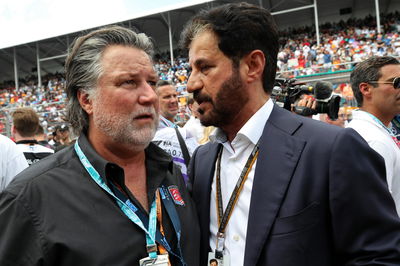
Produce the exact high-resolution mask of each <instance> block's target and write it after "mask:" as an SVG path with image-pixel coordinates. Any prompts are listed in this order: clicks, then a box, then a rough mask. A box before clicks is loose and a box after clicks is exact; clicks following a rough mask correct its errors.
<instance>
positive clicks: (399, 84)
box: [368, 77, 400, 89]
mask: <svg viewBox="0 0 400 266" xmlns="http://www.w3.org/2000/svg"><path fill="white" fill-rule="evenodd" d="M368 83H372V84H392V85H393V87H394V88H395V89H400V77H395V78H394V79H393V81H368Z"/></svg>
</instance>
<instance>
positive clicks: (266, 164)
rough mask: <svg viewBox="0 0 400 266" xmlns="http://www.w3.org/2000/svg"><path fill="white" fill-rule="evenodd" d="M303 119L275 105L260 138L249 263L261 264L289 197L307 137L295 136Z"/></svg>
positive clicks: (248, 265) (247, 252) (248, 238)
mask: <svg viewBox="0 0 400 266" xmlns="http://www.w3.org/2000/svg"><path fill="white" fill-rule="evenodd" d="M300 126H301V122H300V121H299V120H297V119H294V118H293V116H291V115H289V114H287V112H286V111H285V110H282V109H281V108H278V107H277V106H275V107H274V109H273V111H272V113H271V116H270V118H269V119H268V122H267V124H266V126H265V128H264V132H263V135H262V137H261V140H260V153H259V156H258V158H257V165H256V169H255V175H254V181H253V189H252V195H251V202H250V213H249V218H248V219H249V221H248V225H247V236H246V248H245V258H244V261H245V263H244V265H245V266H254V265H256V264H257V261H258V258H259V256H260V254H261V251H262V248H263V247H264V245H265V242H266V241H267V239H268V236H269V234H270V230H271V227H272V225H273V223H274V221H275V218H276V216H277V214H278V211H279V209H280V206H281V203H282V201H283V199H284V197H285V194H286V190H287V187H288V184H289V182H290V180H291V177H292V175H293V173H294V170H295V167H296V165H297V161H298V160H299V158H300V154H301V152H302V150H303V148H304V146H305V141H303V140H300V139H297V138H296V137H294V136H292V135H293V133H294V132H295V131H296V130H297V129H298V128H299V127H300Z"/></svg>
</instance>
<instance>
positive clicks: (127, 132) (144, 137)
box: [93, 96, 158, 149]
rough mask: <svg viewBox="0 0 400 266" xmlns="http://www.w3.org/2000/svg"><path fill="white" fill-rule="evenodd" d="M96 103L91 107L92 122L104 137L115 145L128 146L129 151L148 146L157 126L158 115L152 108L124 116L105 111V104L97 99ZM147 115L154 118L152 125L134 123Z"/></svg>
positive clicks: (123, 114) (145, 108)
mask: <svg viewBox="0 0 400 266" xmlns="http://www.w3.org/2000/svg"><path fill="white" fill-rule="evenodd" d="M100 97H101V96H100ZM96 102H97V104H94V106H93V122H94V125H95V126H96V127H97V128H99V129H100V130H101V131H102V132H103V133H104V134H105V135H106V136H109V137H110V138H112V139H113V141H115V142H117V143H122V144H127V145H130V146H131V149H135V147H137V146H145V147H147V146H148V145H149V143H150V142H151V140H152V139H153V137H154V135H155V133H156V130H157V126H158V114H157V112H156V111H155V109H154V107H142V108H141V109H139V110H136V111H134V112H132V113H127V114H125V113H117V112H113V111H108V110H106V108H104V107H105V106H107V104H105V103H103V102H102V101H101V100H99V99H97V101H96ZM149 113H150V114H152V116H153V118H154V119H153V122H152V123H146V124H139V123H137V122H136V121H135V118H137V117H138V116H140V115H142V114H149Z"/></svg>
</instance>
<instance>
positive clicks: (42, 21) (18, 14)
mask: <svg viewBox="0 0 400 266" xmlns="http://www.w3.org/2000/svg"><path fill="white" fill-rule="evenodd" d="M208 1H210V0H67V1H66V0H0V36H1V37H0V49H2V48H6V47H11V46H15V45H18V44H23V43H29V42H32V41H37V40H42V39H46V38H49V37H55V36H59V35H63V34H66V33H71V32H76V31H80V30H83V29H88V28H93V27H96V26H100V25H106V24H111V23H115V22H120V21H125V20H130V19H133V18H137V17H143V16H146V15H150V14H155V13H160V12H163V11H165V10H171V9H177V8H181V7H184V6H190V5H195V4H199V3H203V2H208Z"/></svg>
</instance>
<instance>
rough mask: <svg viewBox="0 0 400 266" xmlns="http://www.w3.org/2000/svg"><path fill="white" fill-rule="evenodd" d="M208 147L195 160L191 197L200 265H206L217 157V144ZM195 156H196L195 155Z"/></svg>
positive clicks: (200, 151)
mask: <svg viewBox="0 0 400 266" xmlns="http://www.w3.org/2000/svg"><path fill="white" fill-rule="evenodd" d="M207 146H208V148H206V147H204V149H199V151H198V153H199V154H198V155H197V156H198V158H202V160H195V163H196V165H195V171H196V172H195V176H196V179H195V180H194V184H193V199H194V201H195V203H196V207H197V213H198V216H199V217H198V218H199V221H200V231H201V251H200V257H201V259H202V260H204V261H202V264H201V265H206V264H205V263H206V259H207V256H208V247H209V239H210V196H211V184H212V181H213V177H214V170H215V161H216V159H217V154H218V150H219V148H220V145H219V144H208V145H207ZM197 156H196V157H197Z"/></svg>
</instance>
